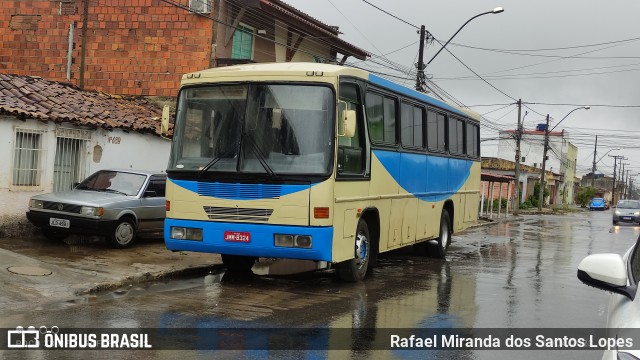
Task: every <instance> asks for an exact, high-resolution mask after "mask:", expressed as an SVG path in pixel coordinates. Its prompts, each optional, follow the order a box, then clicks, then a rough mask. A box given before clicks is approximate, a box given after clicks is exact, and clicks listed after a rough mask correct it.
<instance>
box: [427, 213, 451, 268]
mask: <svg viewBox="0 0 640 360" xmlns="http://www.w3.org/2000/svg"><path fill="white" fill-rule="evenodd" d="M449 244H451V218H450V217H449V212H448V211H447V210H444V209H443V210H442V215H441V216H440V235H439V236H438V238H437V239H436V246H432V247H430V248H429V253H430V255H431V256H433V257H435V258H438V259H444V257H445V256H446V255H447V250H449Z"/></svg>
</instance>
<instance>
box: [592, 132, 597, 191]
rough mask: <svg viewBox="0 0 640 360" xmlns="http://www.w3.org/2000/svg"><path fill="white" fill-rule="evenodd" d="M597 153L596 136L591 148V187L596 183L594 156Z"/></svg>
mask: <svg viewBox="0 0 640 360" xmlns="http://www.w3.org/2000/svg"><path fill="white" fill-rule="evenodd" d="M597 153H598V135H596V145H595V146H594V147H593V167H592V168H591V187H592V188H594V187H595V183H596V154H597Z"/></svg>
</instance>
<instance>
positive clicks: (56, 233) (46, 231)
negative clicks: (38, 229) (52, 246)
mask: <svg viewBox="0 0 640 360" xmlns="http://www.w3.org/2000/svg"><path fill="white" fill-rule="evenodd" d="M42 235H44V237H46V238H47V239H49V240H53V241H62V240H64V239H66V238H67V237H68V236H69V232H68V231H64V230H54V229H51V228H48V227H44V228H42Z"/></svg>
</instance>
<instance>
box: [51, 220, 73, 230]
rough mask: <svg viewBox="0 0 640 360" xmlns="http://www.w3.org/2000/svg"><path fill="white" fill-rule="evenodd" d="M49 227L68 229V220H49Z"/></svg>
mask: <svg viewBox="0 0 640 360" xmlns="http://www.w3.org/2000/svg"><path fill="white" fill-rule="evenodd" d="M49 225H50V226H55V227H61V228H67V229H68V228H69V220H66V219H56V218H49Z"/></svg>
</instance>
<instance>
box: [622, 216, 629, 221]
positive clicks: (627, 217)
mask: <svg viewBox="0 0 640 360" xmlns="http://www.w3.org/2000/svg"><path fill="white" fill-rule="evenodd" d="M622 220H631V216H623V217H622Z"/></svg>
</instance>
